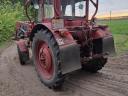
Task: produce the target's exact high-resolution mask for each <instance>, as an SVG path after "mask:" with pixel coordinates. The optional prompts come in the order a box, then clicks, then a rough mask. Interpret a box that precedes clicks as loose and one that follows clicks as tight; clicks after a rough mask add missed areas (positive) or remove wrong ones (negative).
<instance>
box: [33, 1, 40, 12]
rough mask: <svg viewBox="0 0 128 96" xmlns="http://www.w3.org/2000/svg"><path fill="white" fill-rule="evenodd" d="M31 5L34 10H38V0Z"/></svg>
mask: <svg viewBox="0 0 128 96" xmlns="http://www.w3.org/2000/svg"><path fill="white" fill-rule="evenodd" d="M32 4H33V6H34V8H35V9H37V10H38V9H39V4H38V0H32Z"/></svg>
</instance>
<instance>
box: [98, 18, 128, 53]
mask: <svg viewBox="0 0 128 96" xmlns="http://www.w3.org/2000/svg"><path fill="white" fill-rule="evenodd" d="M99 23H100V24H105V25H108V26H109V28H110V29H111V32H112V34H113V36H114V40H115V46H116V51H117V53H122V52H126V51H128V19H121V20H111V21H109V20H104V21H99Z"/></svg>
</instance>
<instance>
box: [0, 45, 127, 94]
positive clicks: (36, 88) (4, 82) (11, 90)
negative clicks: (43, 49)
mask: <svg viewBox="0 0 128 96" xmlns="http://www.w3.org/2000/svg"><path fill="white" fill-rule="evenodd" d="M0 96H128V54H125V55H122V56H117V57H114V58H111V59H110V60H109V62H108V64H107V65H106V66H105V67H104V68H103V70H101V71H100V72H99V73H97V74H91V73H86V72H83V71H80V70H79V71H76V72H73V73H71V74H69V75H68V76H67V78H66V80H65V83H64V87H63V88H62V91H60V92H54V91H52V90H50V89H48V88H47V87H45V86H44V85H43V84H41V82H40V81H39V79H38V77H37V75H36V72H35V69H34V66H33V65H32V64H28V65H25V66H21V65H20V64H19V60H18V55H17V51H16V46H15V44H13V45H11V46H10V47H8V48H7V49H5V50H4V52H2V53H1V55H0Z"/></svg>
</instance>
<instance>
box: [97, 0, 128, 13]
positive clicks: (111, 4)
mask: <svg viewBox="0 0 128 96" xmlns="http://www.w3.org/2000/svg"><path fill="white" fill-rule="evenodd" d="M122 10H128V0H99V11H98V13H106V12H110V11H112V12H115V11H122Z"/></svg>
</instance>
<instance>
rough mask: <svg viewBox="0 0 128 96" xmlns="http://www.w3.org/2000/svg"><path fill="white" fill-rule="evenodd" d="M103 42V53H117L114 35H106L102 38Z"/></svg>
mask: <svg viewBox="0 0 128 96" xmlns="http://www.w3.org/2000/svg"><path fill="white" fill-rule="evenodd" d="M102 42H103V53H108V54H109V55H114V54H115V46H114V39H113V36H112V35H108V36H105V37H104V38H103V39H102Z"/></svg>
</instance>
